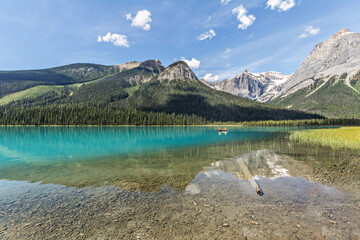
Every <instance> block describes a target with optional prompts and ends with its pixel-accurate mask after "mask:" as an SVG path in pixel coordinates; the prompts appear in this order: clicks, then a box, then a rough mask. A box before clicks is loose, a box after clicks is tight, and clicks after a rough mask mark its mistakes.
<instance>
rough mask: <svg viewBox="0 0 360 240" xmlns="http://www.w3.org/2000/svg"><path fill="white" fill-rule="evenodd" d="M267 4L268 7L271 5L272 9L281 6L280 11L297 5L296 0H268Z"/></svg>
mask: <svg viewBox="0 0 360 240" xmlns="http://www.w3.org/2000/svg"><path fill="white" fill-rule="evenodd" d="M266 5H267V8H268V7H270V8H271V10H274V9H275V8H279V12H282V11H284V12H286V11H287V10H289V9H290V8H292V7H294V6H295V0H268V1H267V3H266Z"/></svg>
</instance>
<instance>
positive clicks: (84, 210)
mask: <svg viewBox="0 0 360 240" xmlns="http://www.w3.org/2000/svg"><path fill="white" fill-rule="evenodd" d="M292 129H294V128H255V127H254V128H240V127H233V128H230V129H229V131H228V133H227V134H224V133H220V134H219V133H218V132H217V131H216V128H213V127H2V128H0V179H2V180H0V239H1V238H4V239H54V238H58V239H74V238H75V239H119V238H129V239H132V238H138V239H151V238H158V239H165V238H172V239H174V238H178V239H184V238H188V239H189V238H190V239H191V238H192V239H216V238H218V239H224V238H227V239H242V238H244V239H245V238H246V237H247V238H250V239H314V238H315V239H316V238H319V239H321V238H323V237H327V238H328V239H359V238H360V227H359V226H360V219H359V213H360V209H359V207H360V204H359V202H358V200H357V199H358V198H357V196H358V194H359V189H358V185H356V184H357V182H356V181H355V182H354V185H351V187H346V186H343V185H342V184H335V185H334V184H331V186H330V183H329V184H327V182H326V180H324V179H323V178H322V173H323V171H322V170H323V169H325V170H327V169H328V168H329V167H331V166H333V165H334V164H336V163H338V162H340V161H343V160H344V159H348V158H349V159H350V158H351V159H354V158H357V154H356V153H354V152H348V151H338V152H334V151H333V150H331V149H329V148H323V147H319V146H317V147H315V146H306V145H301V144H297V143H292V142H289V141H288V140H287V137H286V136H287V134H288V131H290V130H292ZM244 168H245V169H244ZM246 169H248V171H247V170H246ZM325 170H324V171H325ZM326 174H331V173H326V171H325V174H324V175H326ZM331 177H332V178H334V179H335V180H337V176H335V175H334V176H331ZM335 180H334V181H332V183H333V182H334V183H338V182H340V183H341V181H340V180H342V179H339V181H335ZM254 183H255V185H254ZM255 186H258V187H259V188H261V190H262V192H263V195H262V196H259V195H258V194H256V189H255ZM347 186H350V185H347Z"/></svg>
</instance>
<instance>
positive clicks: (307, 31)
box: [299, 26, 320, 38]
mask: <svg viewBox="0 0 360 240" xmlns="http://www.w3.org/2000/svg"><path fill="white" fill-rule="evenodd" d="M319 32H320V28H315V27H313V26H305V27H304V32H303V33H302V34H300V36H299V38H306V37H310V36H315V35H316V34H318V33H319Z"/></svg>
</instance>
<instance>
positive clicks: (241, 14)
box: [232, 4, 256, 30]
mask: <svg viewBox="0 0 360 240" xmlns="http://www.w3.org/2000/svg"><path fill="white" fill-rule="evenodd" d="M247 12H248V11H247V10H246V9H245V8H244V6H243V5H242V4H241V5H240V6H238V7H236V8H234V9H233V10H232V13H233V14H237V17H236V18H237V20H239V22H240V24H239V25H238V28H239V29H242V30H246V29H247V28H248V27H249V26H250V25H252V24H253V23H254V21H255V19H256V18H255V16H254V15H252V14H247Z"/></svg>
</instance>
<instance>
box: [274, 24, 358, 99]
mask: <svg viewBox="0 0 360 240" xmlns="http://www.w3.org/2000/svg"><path fill="white" fill-rule="evenodd" d="M359 70H360V34H359V33H353V32H350V30H349V29H343V30H341V31H338V32H337V33H335V34H334V35H333V36H332V37H331V38H330V39H328V40H327V41H325V42H321V43H319V44H317V45H316V46H315V48H314V50H313V51H312V52H311V53H310V55H309V56H308V57H307V58H306V59H305V60H304V61H303V62H302V63H301V65H300V67H299V68H298V69H297V70H296V72H295V73H294V74H293V76H292V77H291V78H290V79H289V80H288V81H287V82H286V83H285V84H284V86H283V89H282V90H281V92H280V93H279V95H282V97H286V96H287V95H289V94H291V93H294V92H296V91H298V90H300V89H302V88H305V87H307V86H309V85H311V84H313V83H314V81H315V79H323V80H325V81H327V80H329V79H330V78H331V77H332V76H334V75H338V76H340V75H342V74H343V73H347V78H346V81H345V82H346V83H347V85H349V86H350V84H349V79H350V78H351V77H353V76H354V75H355V74H356V73H357V72H358V71H359Z"/></svg>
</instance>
